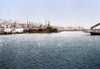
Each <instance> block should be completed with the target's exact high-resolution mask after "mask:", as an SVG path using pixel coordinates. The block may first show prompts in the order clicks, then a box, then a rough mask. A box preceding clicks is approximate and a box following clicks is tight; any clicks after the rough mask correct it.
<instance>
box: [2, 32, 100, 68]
mask: <svg viewBox="0 0 100 69" xmlns="http://www.w3.org/2000/svg"><path fill="white" fill-rule="evenodd" d="M0 69H100V36H91V35H90V34H89V33H84V32H80V31H77V32H60V33H34V34H12V35H0Z"/></svg>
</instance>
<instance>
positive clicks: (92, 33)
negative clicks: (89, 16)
mask: <svg viewBox="0 0 100 69" xmlns="http://www.w3.org/2000/svg"><path fill="white" fill-rule="evenodd" d="M90 34H91V35H100V33H99V32H90Z"/></svg>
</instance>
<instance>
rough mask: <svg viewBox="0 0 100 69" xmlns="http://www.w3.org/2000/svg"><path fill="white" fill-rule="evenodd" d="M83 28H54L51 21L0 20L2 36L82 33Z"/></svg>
mask: <svg viewBox="0 0 100 69" xmlns="http://www.w3.org/2000/svg"><path fill="white" fill-rule="evenodd" d="M83 29H84V28H83V27H72V26H71V27H62V26H52V25H51V24H50V21H48V22H47V23H45V24H41V23H37V22H30V21H28V20H27V21H26V22H22V21H18V20H6V19H0V34H12V33H13V34H14V33H51V32H61V31H81V30H83Z"/></svg>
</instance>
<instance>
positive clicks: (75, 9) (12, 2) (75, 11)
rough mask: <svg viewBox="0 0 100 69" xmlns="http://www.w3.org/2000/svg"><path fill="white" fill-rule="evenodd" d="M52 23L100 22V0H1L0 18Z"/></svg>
mask: <svg viewBox="0 0 100 69" xmlns="http://www.w3.org/2000/svg"><path fill="white" fill-rule="evenodd" d="M27 18H28V19H29V20H30V21H33V22H40V23H42V24H45V19H46V20H49V21H51V24H52V25H60V26H83V27H86V28H89V27H90V26H92V25H94V24H96V23H98V22H100V0H0V19H12V20H23V21H26V19H27Z"/></svg>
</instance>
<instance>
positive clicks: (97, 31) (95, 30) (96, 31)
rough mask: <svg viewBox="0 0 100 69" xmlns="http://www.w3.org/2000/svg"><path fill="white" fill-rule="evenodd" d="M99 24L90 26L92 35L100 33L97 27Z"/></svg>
mask: <svg viewBox="0 0 100 69" xmlns="http://www.w3.org/2000/svg"><path fill="white" fill-rule="evenodd" d="M99 25H100V23H97V24H96V25H93V26H92V27H90V34H91V35H100V29H95V28H96V27H97V26H99Z"/></svg>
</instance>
